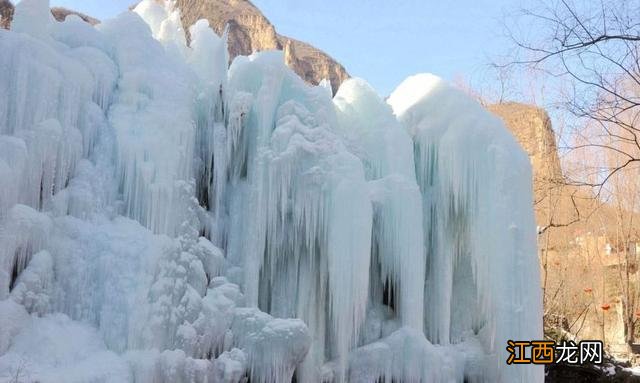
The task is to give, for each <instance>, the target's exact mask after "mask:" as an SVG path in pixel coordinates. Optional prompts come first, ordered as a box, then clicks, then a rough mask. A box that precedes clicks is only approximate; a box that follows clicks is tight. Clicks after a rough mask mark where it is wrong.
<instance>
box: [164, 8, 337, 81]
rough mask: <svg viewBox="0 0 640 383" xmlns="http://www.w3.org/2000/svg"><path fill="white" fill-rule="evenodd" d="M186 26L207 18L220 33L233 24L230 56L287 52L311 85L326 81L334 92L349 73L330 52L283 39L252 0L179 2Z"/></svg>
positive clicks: (294, 66) (286, 57)
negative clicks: (277, 51)
mask: <svg viewBox="0 0 640 383" xmlns="http://www.w3.org/2000/svg"><path fill="white" fill-rule="evenodd" d="M176 5H177V7H178V8H179V9H180V10H181V12H182V21H183V24H184V25H193V23H195V22H196V21H197V20H198V19H207V20H208V21H209V24H210V25H211V26H212V28H213V29H214V30H215V31H216V33H218V34H222V32H223V31H224V28H225V26H226V25H229V54H230V55H231V58H234V57H236V56H238V55H250V54H251V53H254V52H257V51H263V50H269V49H280V50H283V51H284V52H285V59H286V62H287V65H288V66H289V67H290V68H292V69H293V70H294V71H295V72H296V73H297V74H298V75H299V76H300V77H302V78H303V79H304V80H305V81H307V82H309V83H311V84H314V85H316V84H318V83H320V81H322V80H323V79H328V80H329V81H330V82H331V87H332V88H333V91H334V93H335V92H336V91H337V90H338V87H339V86H340V84H342V82H343V81H344V80H346V79H347V78H349V74H348V73H347V71H346V70H345V69H344V67H343V66H342V65H340V64H339V63H337V62H336V61H335V60H334V59H333V58H331V57H330V56H329V55H327V54H326V53H324V52H322V51H321V50H319V49H317V48H315V47H313V46H311V45H309V44H307V43H303V42H301V41H298V40H295V39H292V38H289V37H287V36H282V35H280V34H278V33H277V32H276V29H275V27H274V26H273V25H272V24H271V22H269V20H268V19H267V18H266V17H265V16H264V15H263V14H262V12H260V10H259V9H258V8H256V7H255V6H254V5H253V4H252V3H251V2H250V1H248V0H209V1H204V0H177V1H176Z"/></svg>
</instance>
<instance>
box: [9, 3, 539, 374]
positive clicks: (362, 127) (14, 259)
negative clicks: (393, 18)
mask: <svg viewBox="0 0 640 383" xmlns="http://www.w3.org/2000/svg"><path fill="white" fill-rule="evenodd" d="M189 32H190V36H191V39H190V43H189V44H187V38H186V35H185V30H184V28H183V26H182V25H181V21H180V13H179V10H177V9H175V8H174V7H173V4H172V2H170V1H167V2H166V3H165V4H164V5H163V4H162V3H159V2H157V1H155V0H144V1H142V2H141V3H140V4H139V5H138V6H137V7H136V8H135V9H134V10H133V11H132V12H125V13H123V14H121V15H120V16H118V17H117V18H115V19H112V20H107V21H105V22H103V23H102V24H99V25H97V26H96V27H92V26H91V25H89V24H87V23H84V22H83V21H82V20H81V19H80V18H78V17H76V16H69V17H67V19H66V21H64V22H62V23H59V22H55V21H54V20H53V18H52V17H51V15H50V13H49V2H48V1H47V0H22V1H21V2H20V3H19V4H18V5H17V7H16V15H15V22H14V25H13V30H12V31H5V30H1V29H0V70H1V71H2V75H1V76H0V382H9V381H13V380H12V379H14V377H16V376H17V377H18V381H25V382H27V381H28V382H31V381H38V382H41V383H48V382H51V383H57V382H63V381H64V382H77V383H86V382H105V383H107V382H109V383H111V382H113V383H122V382H136V383H147V382H148V383H159V382H178V383H179V382H185V383H186V382H194V383H195V382H198V383H200V382H208V383H217V382H221V383H241V382H249V381H251V382H254V383H255V382H259V383H261V382H262V383H280V382H283V383H288V382H291V381H292V380H293V379H295V380H296V381H297V382H336V383H341V382H354V383H356V382H363V383H365V382H379V381H383V382H392V381H393V382H407V383H413V382H415V383H418V382H425V383H426V382H463V381H464V382H539V381H542V379H543V370H542V368H540V367H534V366H507V365H506V363H505V361H506V359H507V352H506V350H505V347H506V344H507V343H506V342H507V340H508V339H513V340H533V339H540V338H541V337H542V323H541V322H542V319H541V307H542V303H541V297H540V291H539V270H538V263H537V257H536V242H535V224H534V217H533V209H532V206H531V200H532V191H531V170H530V165H529V160H528V158H527V156H526V154H525V153H524V151H523V150H522V149H520V147H519V146H518V144H517V143H516V141H515V139H514V138H513V137H512V136H511V134H510V133H508V132H507V131H506V129H505V128H504V127H503V125H502V123H501V122H499V120H498V119H497V118H495V117H492V116H491V115H490V114H489V113H488V112H486V111H485V110H484V109H483V108H482V107H481V106H480V105H479V104H478V103H477V102H476V101H474V100H472V99H470V98H469V97H467V96H465V95H464V94H463V93H462V92H460V91H458V90H456V89H454V88H453V87H451V86H449V85H448V84H446V83H445V82H443V81H442V80H440V79H438V78H437V77H435V76H432V75H427V74H422V75H417V76H413V77H410V78H408V79H407V80H405V81H404V82H403V83H402V84H401V85H400V86H399V87H398V88H397V89H396V90H395V91H394V92H393V94H392V95H391V96H390V97H389V98H388V99H387V100H386V101H385V100H383V99H382V98H380V96H378V94H377V93H376V92H375V91H374V90H373V89H372V88H371V87H370V86H369V85H368V84H367V83H366V82H364V81H363V80H359V79H351V80H348V81H346V82H345V83H344V84H343V85H342V86H341V87H340V89H339V91H338V93H337V94H336V95H335V97H333V98H332V95H331V91H330V89H329V88H327V87H326V86H318V87H312V86H309V85H307V84H305V83H304V82H303V81H302V80H301V79H300V78H299V77H297V76H296V75H295V74H294V73H293V72H292V71H291V70H290V69H288V68H287V67H286V66H285V64H284V58H283V54H282V52H275V51H274V52H262V53H258V54H254V55H252V56H250V57H238V58H236V59H235V60H234V61H233V62H232V63H231V65H230V66H229V65H228V62H229V58H228V53H227V45H226V36H222V37H219V36H217V35H216V34H215V33H214V32H213V31H212V30H211V29H210V28H209V25H208V23H207V22H206V21H202V20H201V21H199V22H197V23H196V24H195V25H193V26H190V28H189Z"/></svg>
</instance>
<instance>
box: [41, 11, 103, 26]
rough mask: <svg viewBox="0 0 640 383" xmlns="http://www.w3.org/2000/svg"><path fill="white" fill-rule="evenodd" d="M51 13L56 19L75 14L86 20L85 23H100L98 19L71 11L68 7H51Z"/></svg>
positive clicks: (61, 19)
mask: <svg viewBox="0 0 640 383" xmlns="http://www.w3.org/2000/svg"><path fill="white" fill-rule="evenodd" d="M51 14H52V15H53V17H54V18H55V19H56V20H58V21H64V19H66V18H67V16H69V15H76V16H78V17H80V18H81V19H82V20H84V21H86V22H87V23H89V24H91V25H96V24H98V23H100V20H98V19H94V18H93V17H91V16H87V15H85V14H84V13H80V12H76V11H72V10H70V9H66V8H61V7H53V8H51Z"/></svg>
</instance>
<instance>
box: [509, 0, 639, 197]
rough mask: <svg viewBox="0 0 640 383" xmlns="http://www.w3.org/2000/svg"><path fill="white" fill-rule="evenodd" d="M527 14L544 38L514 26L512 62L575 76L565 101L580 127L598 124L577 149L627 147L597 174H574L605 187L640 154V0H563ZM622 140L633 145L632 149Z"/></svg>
mask: <svg viewBox="0 0 640 383" xmlns="http://www.w3.org/2000/svg"><path fill="white" fill-rule="evenodd" d="M523 17H524V18H525V19H526V22H524V21H522V20H520V21H518V24H520V25H527V26H528V29H529V30H537V31H542V33H543V34H542V38H539V37H537V38H531V37H528V36H523V35H522V33H518V31H517V30H515V28H509V34H510V37H511V38H512V39H513V41H514V42H515V44H516V46H517V47H518V48H519V53H518V56H519V57H518V58H517V59H516V60H515V61H512V62H509V63H507V64H505V66H511V65H524V66H526V67H528V68H535V69H537V70H542V71H545V72H547V73H549V74H551V75H552V76H554V77H555V78H558V79H565V80H569V83H570V84H571V85H570V87H569V89H568V90H567V92H566V93H565V95H564V96H565V97H564V100H563V106H564V107H565V108H566V110H568V111H569V112H571V113H572V114H573V115H574V116H575V117H576V122H577V124H576V127H577V130H576V133H577V134H580V135H584V132H583V131H582V128H583V127H585V126H590V127H591V128H592V129H597V130H599V132H598V134H596V135H589V136H588V137H589V140H588V142H586V143H584V144H583V145H581V146H575V147H571V148H570V149H571V150H580V149H598V150H604V151H612V152H616V153H618V154H620V155H621V157H619V160H620V161H619V162H618V163H615V164H608V166H603V167H602V168H600V169H598V177H597V178H596V180H595V181H594V182H587V181H585V180H573V181H574V183H575V184H578V185H587V186H596V187H598V191H600V190H599V189H600V187H602V185H604V184H606V182H607V181H608V180H609V178H610V177H611V176H612V175H613V174H615V173H616V172H618V171H620V170H621V169H623V168H625V167H626V166H628V165H630V164H632V163H634V162H638V161H640V156H638V155H637V154H638V153H640V143H639V142H640V141H639V138H638V134H639V133H640V127H639V125H638V119H639V118H640V94H639V93H638V89H640V61H639V58H640V50H639V49H640V47H639V43H640V0H627V1H619V0H601V1H599V2H598V1H592V0H589V1H580V2H572V1H570V0H557V1H553V2H552V3H550V4H545V5H543V6H542V7H541V8H540V9H538V10H525V11H523ZM584 136H586V135H584ZM603 138H605V139H604V140H603ZM611 143H613V144H614V145H611ZM617 143H624V144H627V145H631V146H632V147H633V148H634V149H633V152H629V151H627V150H621V149H620V148H619V147H618V145H616V144H617Z"/></svg>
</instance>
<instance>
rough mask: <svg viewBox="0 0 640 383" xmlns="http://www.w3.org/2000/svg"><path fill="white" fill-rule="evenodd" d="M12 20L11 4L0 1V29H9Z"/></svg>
mask: <svg viewBox="0 0 640 383" xmlns="http://www.w3.org/2000/svg"><path fill="white" fill-rule="evenodd" d="M11 19H13V4H11V2H10V1H9V0H0V28H4V29H9V26H11Z"/></svg>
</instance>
